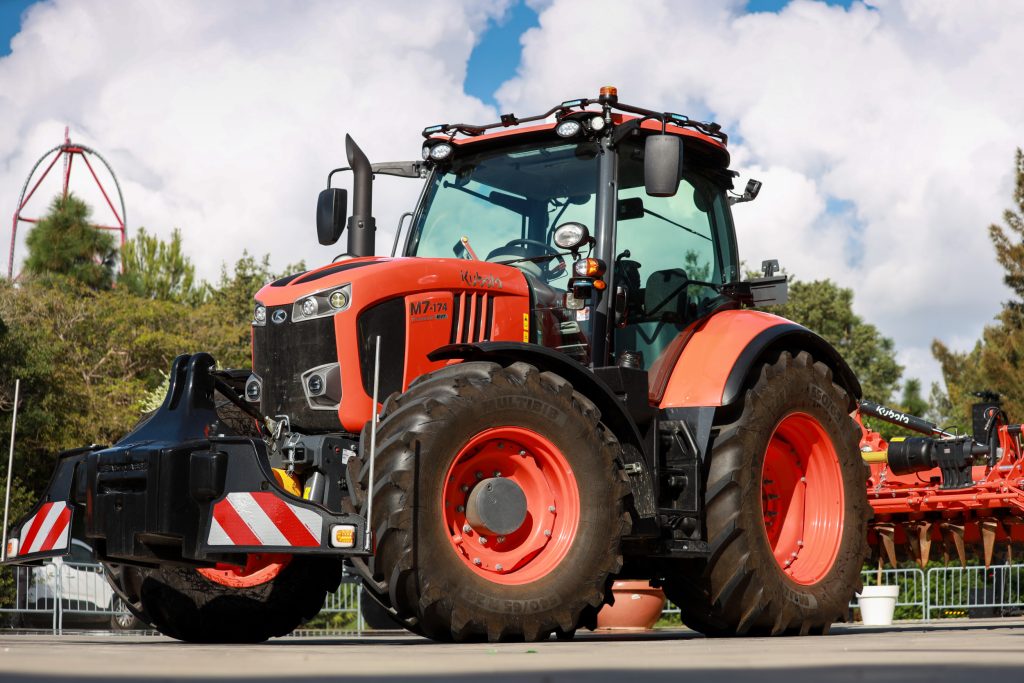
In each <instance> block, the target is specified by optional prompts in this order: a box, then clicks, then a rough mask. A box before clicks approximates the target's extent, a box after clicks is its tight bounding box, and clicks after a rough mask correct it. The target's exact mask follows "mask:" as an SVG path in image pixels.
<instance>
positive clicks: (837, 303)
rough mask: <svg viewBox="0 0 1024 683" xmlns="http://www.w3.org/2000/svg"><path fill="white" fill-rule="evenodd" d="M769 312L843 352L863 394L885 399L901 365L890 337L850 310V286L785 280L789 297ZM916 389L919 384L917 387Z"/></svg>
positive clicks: (892, 389)
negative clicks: (791, 322) (812, 333)
mask: <svg viewBox="0 0 1024 683" xmlns="http://www.w3.org/2000/svg"><path fill="white" fill-rule="evenodd" d="M771 310H772V312H773V313H777V314H779V315H781V316H783V317H784V318H789V319H790V320H792V321H793V322H796V323H799V324H801V325H803V326H804V327H806V328H808V329H810V330H813V331H814V332H817V333H818V334H819V335H821V336H822V337H824V338H825V339H826V340H827V341H828V342H829V343H831V344H832V345H833V346H834V347H835V348H836V349H837V350H838V351H839V353H840V354H841V355H842V356H843V358H844V359H845V360H846V362H847V363H849V365H850V368H851V369H852V370H853V372H854V374H856V375H857V378H858V379H859V380H860V383H861V386H862V388H863V389H864V397H865V398H869V399H872V400H874V401H878V402H880V403H885V402H888V401H889V400H890V398H891V396H892V394H893V391H894V390H895V389H896V386H897V385H898V384H899V381H900V376H901V375H902V374H903V367H902V366H901V365H900V364H899V363H897V362H896V349H895V345H894V344H893V341H892V339H890V338H888V337H885V336H883V335H882V334H881V333H880V332H879V331H878V328H877V327H875V326H874V325H872V324H870V323H867V322H865V321H864V320H863V319H862V318H861V317H860V316H859V315H857V314H856V313H854V312H853V290H850V289H846V288H845V287H840V286H838V285H837V284H835V283H834V282H832V281H831V280H816V281H814V282H801V281H799V280H793V281H791V282H790V284H789V301H788V302H787V303H786V304H785V305H782V306H774V307H772V309H771ZM917 390H918V392H920V384H918V387H917Z"/></svg>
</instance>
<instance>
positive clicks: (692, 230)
mask: <svg viewBox="0 0 1024 683" xmlns="http://www.w3.org/2000/svg"><path fill="white" fill-rule="evenodd" d="M644 213H646V214H649V215H651V216H654V217H655V218H660V219H661V220H663V221H665V222H666V223H669V224H670V225H674V226H676V227H677V228H682V229H683V230H685V231H686V232H688V233H691V234H694V235H696V236H697V237H700V238H702V239H706V240H707V241H708V242H711V241H712V240H711V238H710V237H708V236H707V235H702V234H700V233H699V232H697V231H696V230H694V229H693V228H688V227H686V226H685V225H683V224H682V223H676V222H675V221H674V220H672V219H671V218H666V217H665V216H662V215H661V214H660V213H657V212H655V211H651V210H650V209H648V208H647V207H644Z"/></svg>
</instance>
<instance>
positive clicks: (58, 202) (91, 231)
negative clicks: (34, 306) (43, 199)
mask: <svg viewBox="0 0 1024 683" xmlns="http://www.w3.org/2000/svg"><path fill="white" fill-rule="evenodd" d="M89 213H90V211H89V207H88V205H86V203H85V202H83V201H82V200H80V199H78V198H77V197H75V196H74V195H73V194H69V195H67V196H66V197H64V196H59V197H56V198H55V199H54V200H53V203H52V204H50V210H49V213H47V214H46V216H44V217H43V219H42V220H40V221H39V223H38V224H37V225H36V227H35V228H34V229H33V230H31V231H30V232H29V233H28V237H26V238H25V244H26V245H27V247H28V258H26V259H25V270H26V271H27V272H29V273H31V274H33V275H37V276H43V277H46V276H49V275H54V274H56V275H65V276H68V277H70V278H72V279H74V280H77V281H78V282H81V283H82V284H84V285H86V286H88V287H91V288H93V289H109V288H110V286H111V284H113V281H114V266H115V264H116V262H117V248H116V247H115V242H114V236H113V235H112V234H111V233H110V232H107V231H104V230H100V229H97V228H95V227H93V226H92V225H91V224H90V223H89Z"/></svg>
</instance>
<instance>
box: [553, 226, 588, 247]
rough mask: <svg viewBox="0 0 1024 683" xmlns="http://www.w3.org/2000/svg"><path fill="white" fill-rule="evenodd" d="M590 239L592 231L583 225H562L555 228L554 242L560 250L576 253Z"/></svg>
mask: <svg viewBox="0 0 1024 683" xmlns="http://www.w3.org/2000/svg"><path fill="white" fill-rule="evenodd" d="M589 238H590V231H589V230H587V226H585V225H583V224H582V223H576V222H570V223H562V224H561V225H559V226H558V227H557V228H555V236H554V242H555V245H556V246H558V247H559V248H560V249H568V250H570V251H576V250H577V249H579V247H580V245H581V244H583V243H584V242H586V241H587V239H589Z"/></svg>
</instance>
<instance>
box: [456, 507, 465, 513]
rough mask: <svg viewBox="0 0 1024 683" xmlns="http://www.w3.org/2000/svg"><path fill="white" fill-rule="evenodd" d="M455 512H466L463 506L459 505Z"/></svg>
mask: <svg viewBox="0 0 1024 683" xmlns="http://www.w3.org/2000/svg"><path fill="white" fill-rule="evenodd" d="M455 511H456V512H465V511H466V506H465V505H459V506H458V507H456V508H455Z"/></svg>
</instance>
